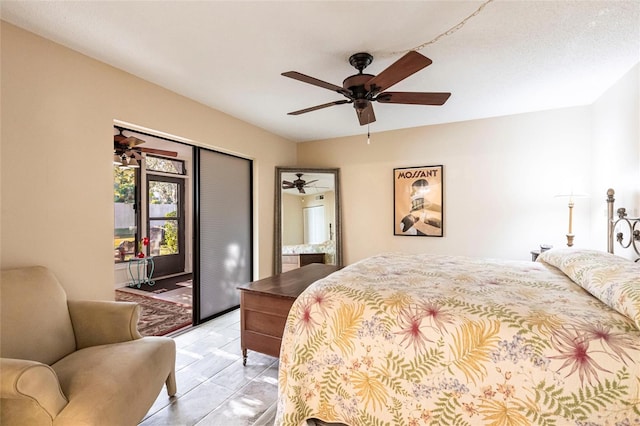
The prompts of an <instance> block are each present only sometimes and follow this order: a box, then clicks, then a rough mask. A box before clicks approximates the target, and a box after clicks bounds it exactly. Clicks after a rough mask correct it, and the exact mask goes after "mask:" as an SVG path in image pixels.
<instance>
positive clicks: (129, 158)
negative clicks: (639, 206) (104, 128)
mask: <svg viewBox="0 0 640 426" xmlns="http://www.w3.org/2000/svg"><path fill="white" fill-rule="evenodd" d="M116 129H118V132H119V133H118V134H117V135H113V164H114V165H116V166H118V167H120V168H122V169H137V168H139V167H140V163H139V161H141V160H142V153H143V152H146V153H151V154H157V155H162V156H165V157H177V156H178V153H177V152H175V151H166V150H164V149H157V148H145V147H141V146H139V145H141V144H143V143H145V142H146V141H143V140H142V139H139V138H137V137H135V136H125V135H123V134H122V132H123V130H125V129H121V128H120V127H116Z"/></svg>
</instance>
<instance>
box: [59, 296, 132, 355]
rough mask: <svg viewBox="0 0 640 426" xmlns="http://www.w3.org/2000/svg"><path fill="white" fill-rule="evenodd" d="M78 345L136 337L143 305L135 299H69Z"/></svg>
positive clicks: (103, 343) (78, 346) (127, 339)
mask: <svg viewBox="0 0 640 426" xmlns="http://www.w3.org/2000/svg"><path fill="white" fill-rule="evenodd" d="M67 305H68V306H69V314H70V315H71V323H72V324H73V331H74V333H75V335H76V346H77V349H82V348H87V347H90V346H97V345H106V344H109V343H120V342H126V341H129V340H135V339H139V338H141V337H142V335H140V333H139V332H138V318H139V317H140V307H139V306H138V304H137V303H133V302H108V301H97V300H68V301H67Z"/></svg>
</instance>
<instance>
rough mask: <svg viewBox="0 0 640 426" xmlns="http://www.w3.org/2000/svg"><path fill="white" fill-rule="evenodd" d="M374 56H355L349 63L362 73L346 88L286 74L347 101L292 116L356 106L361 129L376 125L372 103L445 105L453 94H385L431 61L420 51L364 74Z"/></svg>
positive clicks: (343, 83) (346, 85) (291, 113)
mask: <svg viewBox="0 0 640 426" xmlns="http://www.w3.org/2000/svg"><path fill="white" fill-rule="evenodd" d="M372 61H373V56H371V55H370V54H369V53H364V52H362V53H356V54H354V55H351V57H350V58H349V63H350V64H351V65H352V66H354V67H355V68H356V69H357V70H358V74H354V75H352V76H349V77H347V78H346V79H345V80H344V81H343V82H342V87H340V86H336V85H334V84H331V83H327V82H325V81H322V80H318V79H317V78H313V77H309V76H308V75H304V74H301V73H299V72H296V71H288V72H284V73H282V75H283V76H285V77H289V78H293V79H294V80H299V81H302V82H303V83H309V84H313V85H314V86H318V87H322V88H324V89H329V90H332V91H334V92H337V93H340V94H341V95H343V96H344V97H345V98H347V99H341V100H338V101H333V102H329V103H326V104H322V105H316V106H313V107H310V108H305V109H301V110H298V111H293V112H290V113H289V114H288V115H300V114H304V113H307V112H311V111H316V110H319V109H322V108H327V107H330V106H333V105H342V104H351V103H352V104H353V107H354V108H355V110H356V114H357V116H358V121H359V122H360V125H361V126H364V125H365V124H369V123H373V122H374V121H376V116H375V114H374V112H373V105H372V104H371V103H372V102H382V103H389V104H411V105H443V104H444V103H445V102H446V101H447V99H449V96H451V93H445V92H385V90H387V89H388V88H390V87H391V86H393V85H394V84H396V83H398V82H400V81H402V80H404V79H405V78H407V77H409V76H410V75H412V74H415V73H416V72H418V71H420V70H421V69H423V68H425V67H427V66H429V65H431V63H432V61H431V59H429V58H427V57H426V56H423V55H421V54H420V53H418V52H416V51H413V50H412V51H410V52H408V53H407V54H405V55H404V56H403V57H402V58H400V59H398V60H397V61H396V62H394V63H393V64H391V65H390V66H389V67H388V68H386V69H385V70H383V71H382V72H381V73H380V74H378V75H371V74H364V73H363V71H364V69H365V68H366V67H367V66H369V64H371V62H372Z"/></svg>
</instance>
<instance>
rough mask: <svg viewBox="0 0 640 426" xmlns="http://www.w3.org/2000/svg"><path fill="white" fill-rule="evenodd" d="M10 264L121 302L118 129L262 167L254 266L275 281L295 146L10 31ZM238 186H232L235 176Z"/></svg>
mask: <svg viewBox="0 0 640 426" xmlns="http://www.w3.org/2000/svg"><path fill="white" fill-rule="evenodd" d="M1 36H2V75H1V91H2V92H1V93H2V104H1V107H2V129H1V136H2V153H1V166H2V171H1V185H2V187H1V189H2V219H1V226H2V228H1V232H2V244H1V250H2V251H1V255H2V256H1V257H2V259H1V266H2V268H9V267H17V266H23V265H31V264H41V265H45V266H48V267H50V268H51V269H52V270H53V271H54V272H55V274H56V275H57V276H58V277H59V279H60V280H61V282H62V283H63V285H64V287H65V288H66V290H67V292H68V295H69V297H70V298H74V299H78V298H93V299H104V300H108V299H113V283H114V268H113V261H112V257H113V247H112V236H113V194H112V187H113V179H112V162H111V159H112V149H113V147H112V137H113V135H112V132H113V123H114V120H120V121H123V122H128V123H133V124H135V125H137V126H141V127H145V128H148V129H152V130H154V131H161V132H165V133H168V134H172V135H177V136H180V137H182V138H185V139H188V140H190V141H192V142H193V143H194V144H196V145H200V146H206V147H210V148H214V149H219V150H222V151H224V152H231V153H235V154H237V155H240V156H243V157H246V158H250V159H253V160H254V190H255V198H254V211H255V219H254V230H255V241H254V245H255V247H254V261H255V266H256V268H255V272H256V274H257V275H259V276H267V275H270V274H271V268H272V250H273V248H272V247H273V210H274V209H273V199H274V194H273V188H274V182H273V179H274V167H275V166H276V165H281V164H294V163H295V158H296V146H295V144H294V143H292V142H289V141H287V140H284V139H282V138H280V137H277V136H274V135H272V134H270V133H268V132H266V131H264V130H262V129H259V128H257V127H254V126H251V125H249V124H247V123H244V122H242V121H240V120H237V119H235V118H233V117H230V116H228V115H225V114H223V113H221V112H219V111H216V110H213V109H211V108H208V107H205V106H203V105H201V104H198V103H196V102H194V101H191V100H189V99H187V98H184V97H182V96H178V95H176V94H175V93H173V92H170V91H168V90H165V89H162V88H160V87H158V86H156V85H153V84H151V83H148V82H145V81H143V80H141V79H139V78H136V77H134V76H132V75H130V74H127V73H125V72H122V71H120V70H117V69H115V68H113V67H110V66H107V65H105V64H103V63H101V62H98V61H95V60H93V59H90V58H88V57H86V56H84V55H81V54H79V53H76V52H74V51H72V50H69V49H67V48H64V47H62V46H60V45H57V44H55V43H52V42H50V41H47V40H45V39H43V38H40V37H38V36H36V35H34V34H32V33H28V32H25V31H23V30H21V29H19V28H17V27H15V26H12V25H10V24H7V23H5V22H2V35H1ZM231 178H232V177H230V179H231Z"/></svg>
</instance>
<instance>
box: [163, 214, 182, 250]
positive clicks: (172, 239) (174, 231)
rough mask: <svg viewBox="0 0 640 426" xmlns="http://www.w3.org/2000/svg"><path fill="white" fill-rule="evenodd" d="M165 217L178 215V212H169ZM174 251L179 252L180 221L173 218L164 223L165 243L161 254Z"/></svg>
mask: <svg viewBox="0 0 640 426" xmlns="http://www.w3.org/2000/svg"><path fill="white" fill-rule="evenodd" d="M165 217H177V212H175V211H173V212H170V213H167V214H166V215H165ZM165 251H166V253H164V252H165ZM174 253H178V222H177V221H175V220H171V221H167V222H165V223H164V244H163V245H162V249H161V251H160V254H174Z"/></svg>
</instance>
